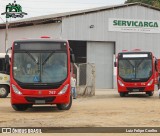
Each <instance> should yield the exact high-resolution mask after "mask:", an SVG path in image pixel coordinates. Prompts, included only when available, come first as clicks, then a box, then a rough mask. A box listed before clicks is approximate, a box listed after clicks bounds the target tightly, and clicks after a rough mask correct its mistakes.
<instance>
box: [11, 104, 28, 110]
mask: <svg viewBox="0 0 160 136" xmlns="http://www.w3.org/2000/svg"><path fill="white" fill-rule="evenodd" d="M29 107H30V105H29V104H12V108H13V109H14V110H15V111H25V110H27V109H28V108H29Z"/></svg>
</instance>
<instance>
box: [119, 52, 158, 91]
mask: <svg viewBox="0 0 160 136" xmlns="http://www.w3.org/2000/svg"><path fill="white" fill-rule="evenodd" d="M137 52H139V50H138V51H131V53H132V54H134V53H135V54H136V53H137ZM140 52H141V53H143V52H142V51H140ZM121 53H122V54H123V52H121ZM125 53H130V52H129V51H125ZM151 54H152V53H151ZM118 56H119V54H118ZM137 59H138V58H137ZM118 61H119V57H117V62H116V66H117V87H118V88H117V89H118V92H119V93H131V92H153V91H154V85H155V83H156V82H157V74H156V73H157V72H156V70H155V57H154V56H153V54H152V75H151V76H150V78H149V79H148V80H147V81H145V82H141V81H138V82H136V81H134V82H133V81H132V82H128V81H127V82H125V81H124V80H123V79H122V78H121V77H120V75H119V70H118ZM119 81H120V82H121V83H122V84H121V83H119ZM151 81H152V83H151V84H149V83H150V82H151Z"/></svg>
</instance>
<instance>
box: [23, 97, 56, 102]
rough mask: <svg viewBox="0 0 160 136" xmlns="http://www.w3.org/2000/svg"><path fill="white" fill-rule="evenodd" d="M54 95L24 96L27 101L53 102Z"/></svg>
mask: <svg viewBox="0 0 160 136" xmlns="http://www.w3.org/2000/svg"><path fill="white" fill-rule="evenodd" d="M55 98H56V97H25V99H26V100H27V101H28V102H32V103H35V101H36V100H44V101H45V102H46V103H48V102H53V101H54V100H55Z"/></svg>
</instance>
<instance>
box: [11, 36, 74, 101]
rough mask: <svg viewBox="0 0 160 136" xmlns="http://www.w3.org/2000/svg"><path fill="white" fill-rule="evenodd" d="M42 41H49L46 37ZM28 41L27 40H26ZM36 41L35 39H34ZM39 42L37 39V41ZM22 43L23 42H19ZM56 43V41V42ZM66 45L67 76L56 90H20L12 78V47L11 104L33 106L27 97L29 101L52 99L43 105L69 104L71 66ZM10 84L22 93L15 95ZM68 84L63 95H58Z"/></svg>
mask: <svg viewBox="0 0 160 136" xmlns="http://www.w3.org/2000/svg"><path fill="white" fill-rule="evenodd" d="M42 38H43V39H41V40H42V41H47V40H50V39H48V37H47V39H45V38H46V37H42ZM27 40H28V41H29V39H27ZM36 40H37V39H36ZM38 40H39V39H38ZM21 41H23V40H21ZM56 41H58V40H56ZM65 42H66V43H67V45H66V47H67V60H68V66H67V67H68V74H67V78H66V79H65V81H64V82H63V83H62V85H60V87H58V88H56V89H22V88H21V87H20V86H19V85H18V83H17V82H16V80H15V79H14V78H13V70H12V69H13V58H14V46H12V57H11V69H10V90H11V104H35V103H34V102H29V101H27V100H26V98H27V97H29V98H30V99H32V98H40V99H43V98H46V99H48V98H50V97H52V98H54V100H53V101H51V102H46V103H45V104H66V103H69V101H70V93H71V90H70V89H71V85H70V82H71V81H70V76H71V75H70V73H71V72H70V69H71V67H70V66H71V65H70V51H69V43H68V41H65ZM12 84H13V85H15V86H16V87H17V89H18V90H19V91H20V92H21V93H22V94H21V95H19V94H16V93H15V92H14V91H13V88H12ZM66 84H68V85H69V86H68V89H67V91H66V92H65V93H64V94H58V93H59V92H60V91H61V90H62V89H63V87H64V86H65V85H66Z"/></svg>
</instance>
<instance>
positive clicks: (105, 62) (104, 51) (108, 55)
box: [87, 42, 114, 89]
mask: <svg viewBox="0 0 160 136" xmlns="http://www.w3.org/2000/svg"><path fill="white" fill-rule="evenodd" d="M113 53H114V43H111V42H87V62H90V63H94V64H95V67H96V69H95V70H96V88H99V89H106V88H109V89H110V88H113V85H114V84H113V81H114V80H113V79H114V77H113Z"/></svg>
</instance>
